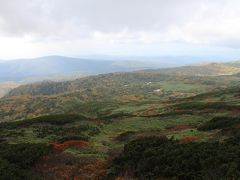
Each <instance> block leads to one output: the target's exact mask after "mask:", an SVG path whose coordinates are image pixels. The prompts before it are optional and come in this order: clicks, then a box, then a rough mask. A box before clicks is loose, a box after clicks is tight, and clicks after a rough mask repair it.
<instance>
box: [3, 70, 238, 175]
mask: <svg viewBox="0 0 240 180" xmlns="http://www.w3.org/2000/svg"><path fill="white" fill-rule="evenodd" d="M239 82H240V81H239V77H237V76H217V77H215V76H214V77H212V76H210V77H201V76H200V77H199V76H174V75H171V76H170V75H166V74H165V75H162V74H161V73H159V74H157V73H155V72H154V73H153V72H134V73H117V74H106V75H99V76H92V77H89V78H82V79H78V80H75V81H67V82H62V83H52V82H44V83H41V84H34V85H26V86H22V87H20V88H17V89H15V90H14V91H12V94H10V95H9V96H8V97H5V98H3V99H1V101H0V103H1V106H0V107H1V111H0V115H1V119H2V121H4V122H2V123H1V124H0V129H1V133H0V142H1V143H0V145H1V155H0V160H1V163H0V164H1V166H0V169H1V170H4V172H5V174H1V175H2V176H1V178H2V179H4V178H6V176H7V174H9V173H10V172H11V176H10V177H13V178H23V179H24V178H26V177H32V179H33V178H34V177H35V176H36V174H37V176H38V177H51V178H53V179H64V178H67V179H74V178H75V179H78V178H79V179H97V178H99V177H101V178H102V179H115V178H128V179H131V178H137V179H138V178H139V177H144V178H145V179H158V178H165V179H171V178H177V179H195V178H199V179H206V178H212V177H216V178H217V179H218V178H220V177H226V178H227V179H228V178H230V179H231V178H234V177H238V174H239V168H238V167H239V164H238V162H239V161H238V158H237V157H239V153H238V152H239V151H238V150H237V149H239V144H238V139H237V138H238V136H239V133H238V132H239V127H240V120H239V115H240V111H239V109H240V94H239V92H240V88H239V87H240V86H239V85H240V84H239ZM13 92H14V93H16V94H14V93H13ZM19 92H21V93H19ZM164 137H167V138H168V139H169V140H168V139H166V138H164ZM139 148H140V149H139ZM9 149H12V150H11V151H9ZM173 149H175V151H173ZM197 149H198V150H197ZM205 149H208V150H207V151H205ZM226 149H228V150H229V151H226ZM29 151H31V152H33V153H29ZM16 152H17V153H16ZM138 152H139V153H140V154H139V153H138ZM163 152H164V153H163ZM183 152H184V153H183ZM211 154H218V155H219V156H217V158H214V157H213V156H212V155H211ZM221 154H223V155H224V156H220V155H221ZM12 157H14V158H15V159H17V161H16V160H13V159H12ZM171 157H176V159H171ZM186 157H188V158H186ZM22 159H29V160H28V161H27V162H28V163H25V164H23V163H22ZM150 162H151V163H150ZM160 162H168V163H163V164H162V165H161V166H159V163H160ZM178 162H182V163H178ZM195 162H201V164H200V165H198V166H196V163H195ZM135 163H137V164H135ZM147 164H151V166H150V168H148V166H147ZM174 164H177V166H175V165H174ZM214 164H215V169H214V168H213V167H212V165H214ZM13 167H15V168H14V170H13V171H12V169H13ZM183 167H184V168H183ZM218 169H221V171H218ZM209 170H212V171H213V172H209Z"/></svg>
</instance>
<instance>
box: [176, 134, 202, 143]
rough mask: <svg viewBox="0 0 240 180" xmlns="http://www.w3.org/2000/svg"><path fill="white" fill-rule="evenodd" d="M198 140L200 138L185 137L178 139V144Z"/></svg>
mask: <svg viewBox="0 0 240 180" xmlns="http://www.w3.org/2000/svg"><path fill="white" fill-rule="evenodd" d="M199 139H202V137H200V136H186V137H184V138H182V139H180V143H188V142H193V141H197V140H199Z"/></svg>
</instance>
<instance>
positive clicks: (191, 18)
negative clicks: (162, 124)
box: [0, 0, 240, 53]
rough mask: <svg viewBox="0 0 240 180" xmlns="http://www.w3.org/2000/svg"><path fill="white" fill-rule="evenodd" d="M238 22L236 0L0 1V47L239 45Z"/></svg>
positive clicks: (239, 10)
mask: <svg viewBox="0 0 240 180" xmlns="http://www.w3.org/2000/svg"><path fill="white" fill-rule="evenodd" d="M239 22H240V2H239V1H238V0H211V1H209V0H198V1H196V0H181V1H180V0H167V1H166V0H31V1H29V0H21V1H19V0H0V48H4V47H5V49H6V47H8V46H11V45H12V46H13V49H15V51H16V50H17V49H18V47H20V46H24V48H25V49H22V52H25V51H28V50H29V48H30V49H31V50H32V51H33V52H32V53H35V52H36V51H37V50H36V47H35V46H37V47H39V49H41V50H42V52H43V53H44V51H45V50H46V49H51V48H52V49H59V52H61V51H62V49H64V48H67V47H69V49H70V48H71V49H75V50H72V51H77V48H76V46H77V47H79V49H81V51H83V52H84V49H85V50H87V51H86V52H88V51H89V48H93V49H94V48H98V47H102V48H103V47H106V48H108V47H114V46H116V48H118V47H120V46H123V45H125V46H128V47H132V46H134V45H136V44H137V45H140V44H146V45H149V44H154V43H188V44H195V45H196V44H197V45H199V44H200V45H207V46H209V45H210V46H223V47H226V48H239V47H240V33H239V32H240V23H239ZM10 42H11V43H10ZM14 42H15V45H13V44H12V43H14ZM109 44H111V45H109ZM22 48H23V47H22ZM39 49H38V51H39ZM57 52H58V51H57ZM89 52H90V51H89Z"/></svg>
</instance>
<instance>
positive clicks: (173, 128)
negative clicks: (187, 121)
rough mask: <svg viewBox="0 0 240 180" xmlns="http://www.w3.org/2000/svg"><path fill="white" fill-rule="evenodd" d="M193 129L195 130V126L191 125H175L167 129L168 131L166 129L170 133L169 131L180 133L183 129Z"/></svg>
mask: <svg viewBox="0 0 240 180" xmlns="http://www.w3.org/2000/svg"><path fill="white" fill-rule="evenodd" d="M193 128H195V126H193V125H184V124H181V125H177V126H175V127H172V128H169V129H167V131H169V132H171V131H182V130H185V129H193Z"/></svg>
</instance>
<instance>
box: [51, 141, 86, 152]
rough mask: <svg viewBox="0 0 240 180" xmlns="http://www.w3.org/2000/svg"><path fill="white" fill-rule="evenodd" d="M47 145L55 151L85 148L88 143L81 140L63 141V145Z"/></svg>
mask: <svg viewBox="0 0 240 180" xmlns="http://www.w3.org/2000/svg"><path fill="white" fill-rule="evenodd" d="M49 145H50V146H51V147H52V148H53V149H55V150H60V151H61V150H64V149H66V148H68V147H77V148H82V147H87V146H89V142H87V141H83V140H71V141H65V142H64V143H49Z"/></svg>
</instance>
